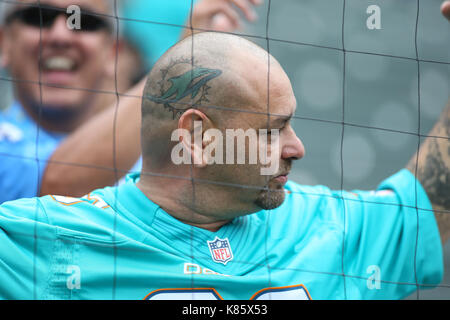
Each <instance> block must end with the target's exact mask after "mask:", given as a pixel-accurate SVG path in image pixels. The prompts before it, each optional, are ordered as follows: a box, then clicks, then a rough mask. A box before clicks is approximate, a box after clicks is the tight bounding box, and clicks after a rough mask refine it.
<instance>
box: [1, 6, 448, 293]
mask: <svg viewBox="0 0 450 320" xmlns="http://www.w3.org/2000/svg"><path fill="white" fill-rule="evenodd" d="M162 1H164V2H166V4H165V6H159V5H158V3H162ZM167 1H168V0H126V1H125V0H123V1H118V4H119V5H120V9H121V10H120V14H119V15H120V16H121V17H122V18H125V19H124V20H120V24H119V29H120V32H121V35H124V36H126V37H127V39H128V40H129V42H130V45H131V46H132V47H133V48H134V50H135V51H136V52H137V53H138V55H139V57H140V59H141V63H140V71H141V74H145V71H147V70H148V68H150V67H151V65H152V63H153V62H154V61H156V59H157V58H158V57H159V56H160V55H161V54H162V53H163V52H164V50H165V49H167V47H168V46H170V45H171V44H172V43H173V42H174V41H176V40H177V39H178V38H179V36H180V34H181V32H182V31H183V27H182V25H183V23H185V21H186V20H185V17H184V15H183V12H184V11H186V10H189V7H190V6H191V1H189V0H177V1H175V0H170V3H172V1H173V6H171V5H167ZM441 3H442V1H441V0H426V1H420V11H419V18H418V24H417V51H418V56H419V59H420V60H426V61H428V62H425V61H422V62H420V77H418V64H417V62H416V61H415V60H413V59H415V58H416V48H415V29H416V15H417V6H416V5H417V3H416V1H411V0H370V1H369V0H347V1H346V10H345V15H344V21H343V15H342V8H343V0H272V1H268V0H265V1H264V4H263V5H262V6H260V7H259V8H258V9H257V13H258V17H259V18H258V20H257V21H256V22H255V23H252V24H250V23H246V24H245V25H244V27H243V28H242V29H241V30H240V31H238V32H237V33H239V34H241V35H244V36H246V37H247V38H248V39H249V40H251V41H254V42H256V43H258V44H259V45H260V46H262V47H263V48H265V49H266V50H268V51H269V52H270V53H271V54H272V55H273V56H274V57H275V58H276V59H277V60H278V61H279V62H280V63H281V65H282V66H283V67H284V69H285V71H286V73H287V74H288V76H289V77H290V79H291V81H292V85H293V88H294V91H295V94H296V97H297V102H298V106H297V111H296V115H295V117H296V118H295V119H293V120H292V123H293V126H294V129H295V130H296V132H297V134H298V136H299V137H300V138H301V139H302V141H303V143H304V145H305V149H306V156H305V157H304V158H303V159H302V160H301V161H298V162H297V163H296V164H295V166H294V167H293V171H292V174H291V179H292V180H294V181H296V182H299V183H302V184H312V185H315V184H323V185H327V186H329V187H331V188H333V189H340V188H341V187H343V188H344V189H346V190H351V189H373V188H376V186H377V185H378V184H379V183H380V182H381V181H382V180H383V179H384V178H386V177H388V176H389V175H391V174H393V173H395V172H397V171H398V170H399V169H401V168H403V167H404V166H405V165H406V163H407V162H408V161H409V159H410V158H411V156H412V155H413V154H414V153H415V151H416V150H417V145H418V137H417V135H416V134H417V131H418V127H419V121H420V131H421V132H420V133H421V134H427V133H428V132H429V130H430V129H431V128H432V126H433V124H434V123H435V122H436V120H437V118H438V116H439V115H440V113H441V111H442V110H443V109H444V107H445V105H446V104H447V102H448V100H449V91H450V64H449V63H450V41H449V39H450V25H449V23H448V22H447V21H446V20H445V19H444V18H443V17H442V16H441V14H440V11H439V7H440V5H441ZM370 5H377V6H379V8H380V10H381V11H380V13H381V29H379V30H377V29H374V30H370V29H368V28H367V26H366V21H367V19H368V18H369V16H370V15H371V14H368V13H366V10H367V8H368V7H369V6H370ZM158 8H159V9H158ZM161 8H163V9H161ZM269 9H270V10H269ZM158 10H159V11H158ZM145 20H150V21H152V22H153V23H149V22H147V21H145ZM343 25H344V39H342V26H343ZM152 37H159V38H165V39H167V42H166V43H165V44H161V43H160V42H159V46H158V47H154V46H153V45H152V44H153V43H154V41H152ZM268 39H270V40H268ZM342 40H344V41H342ZM343 42H344V43H343ZM343 45H344V46H345V49H346V50H347V52H346V53H345V59H346V60H345V86H344V68H343V66H344V63H343V61H344V60H343V59H344V53H343V52H342V50H341V49H342V47H343ZM361 52H364V53H361ZM375 54H382V55H384V56H380V55H375ZM392 56H395V57H392ZM401 57H403V58H401ZM406 58H410V59H406ZM436 62H445V63H447V64H441V63H436ZM0 73H1V75H0V76H1V78H0V108H3V107H5V106H8V105H9V104H10V101H11V99H12V92H11V83H10V81H5V79H7V78H8V75H7V74H6V72H5V71H4V70H0ZM119 77H120V74H119ZM419 78H420V83H418V81H419ZM2 79H3V80H2ZM418 86H420V92H418ZM343 88H345V91H343ZM419 93H420V119H419V103H418V101H419ZM343 94H344V97H343ZM344 99H345V104H344V106H343V100H344ZM343 120H344V122H345V123H346V124H348V125H346V126H344V134H343V138H344V140H343V144H342V149H341V142H342V130H343V126H342V121H343ZM383 129H387V130H383ZM389 130H396V131H400V132H393V131H389ZM341 152H342V158H343V168H341ZM449 196H450V195H449ZM444 260H445V261H444V263H445V269H446V272H445V276H444V281H443V283H442V284H444V285H447V286H450V242H448V243H447V244H446V246H445V247H444ZM417 297H418V298H419V299H450V287H447V288H446V287H438V288H436V289H433V290H421V291H419V293H418V294H416V293H415V294H413V295H412V296H410V297H409V299H417Z"/></svg>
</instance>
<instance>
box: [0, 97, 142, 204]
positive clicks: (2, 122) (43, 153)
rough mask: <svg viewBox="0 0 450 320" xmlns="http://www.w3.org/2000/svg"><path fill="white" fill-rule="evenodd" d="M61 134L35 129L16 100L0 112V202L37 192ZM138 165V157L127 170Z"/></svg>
mask: <svg viewBox="0 0 450 320" xmlns="http://www.w3.org/2000/svg"><path fill="white" fill-rule="evenodd" d="M65 137H66V134H61V133H54V132H50V131H47V130H45V129H42V128H40V127H39V128H38V126H37V124H36V122H35V121H34V120H33V119H32V118H31V117H30V116H29V115H28V114H27V113H26V112H25V110H24V109H23V107H22V106H21V105H20V104H19V103H18V102H14V103H13V104H12V105H11V106H9V107H8V108H6V109H5V110H2V111H0V204H1V203H3V202H5V201H10V200H15V199H20V198H31V197H35V196H37V195H39V192H40V188H41V182H42V176H43V175H44V171H45V168H46V167H47V162H48V160H49V158H50V157H51V155H52V154H53V152H54V151H55V150H56V148H57V147H58V146H59V144H60V143H61V142H62V141H63V140H64V138H65ZM141 166H142V159H141V158H139V160H138V161H137V162H136V164H135V165H134V166H133V168H132V169H131V170H130V172H139V171H140V169H141ZM62 178H63V177H62ZM121 182H122V180H121V181H119V183H121Z"/></svg>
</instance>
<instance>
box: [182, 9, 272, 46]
mask: <svg viewBox="0 0 450 320" xmlns="http://www.w3.org/2000/svg"><path fill="white" fill-rule="evenodd" d="M262 2H263V0H200V1H198V2H197V4H196V5H195V6H194V9H193V12H192V17H189V18H188V21H187V25H188V26H191V22H192V29H193V31H194V33H195V32H202V31H219V32H233V31H234V30H237V29H239V28H240V27H241V17H240V15H239V11H240V12H241V13H242V14H243V15H244V17H245V18H246V19H247V20H248V21H250V22H254V21H255V20H256V19H257V15H256V13H255V11H254V8H253V7H254V6H257V5H260V4H262ZM233 5H234V6H233ZM192 29H190V28H187V29H186V30H185V32H184V33H183V36H182V38H185V37H187V36H189V35H190V34H191V31H192Z"/></svg>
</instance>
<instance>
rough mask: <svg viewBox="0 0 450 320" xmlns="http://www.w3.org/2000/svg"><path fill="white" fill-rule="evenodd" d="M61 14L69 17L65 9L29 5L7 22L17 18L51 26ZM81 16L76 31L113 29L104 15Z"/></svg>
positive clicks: (13, 14)
mask: <svg viewBox="0 0 450 320" xmlns="http://www.w3.org/2000/svg"><path fill="white" fill-rule="evenodd" d="M61 14H64V15H67V17H68V16H69V15H68V14H66V13H65V12H64V11H63V10H56V9H52V8H38V7H29V8H26V9H22V10H17V11H15V12H14V13H12V14H11V15H10V16H9V17H8V18H7V20H6V21H7V23H9V22H11V21H13V20H15V19H17V20H19V21H20V22H22V23H24V24H26V25H29V26H33V27H43V28H49V27H51V26H52V25H53V23H54V22H55V20H56V18H57V17H58V16H59V15H61ZM41 17H42V19H41ZM80 18H81V19H80V29H74V31H86V32H94V31H99V30H103V29H106V30H108V31H109V30H111V28H110V25H109V24H108V22H107V21H106V19H104V18H102V17H97V16H95V15H93V14H90V13H83V12H82V13H81V17H80Z"/></svg>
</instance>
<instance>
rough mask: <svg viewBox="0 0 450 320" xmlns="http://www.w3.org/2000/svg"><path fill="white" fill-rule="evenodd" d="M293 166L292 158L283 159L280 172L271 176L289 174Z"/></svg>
mask: <svg viewBox="0 0 450 320" xmlns="http://www.w3.org/2000/svg"><path fill="white" fill-rule="evenodd" d="M291 168H292V160H291V159H288V160H283V161H282V162H280V165H279V168H278V172H277V173H276V174H274V175H273V176H271V178H276V177H278V176H281V175H287V174H288V173H289V172H290V171H291Z"/></svg>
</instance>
